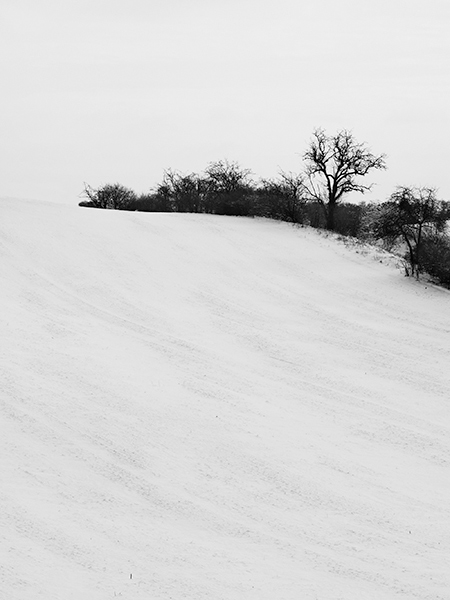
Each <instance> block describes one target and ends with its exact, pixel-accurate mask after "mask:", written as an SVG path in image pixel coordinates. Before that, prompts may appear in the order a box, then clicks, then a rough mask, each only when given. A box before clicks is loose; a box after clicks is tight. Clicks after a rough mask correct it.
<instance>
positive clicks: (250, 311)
mask: <svg viewBox="0 0 450 600" xmlns="http://www.w3.org/2000/svg"><path fill="white" fill-rule="evenodd" d="M0 214H1V219H0V300H1V311H0V336H1V337H0V340H1V343H0V348H1V360H0V419H1V421H0V452H1V454H0V460H1V475H2V479H1V486H0V597H1V598H5V599H8V600H25V599H27V600H28V599H30V600H38V599H42V600H53V599H58V600H59V599H61V600H79V599H83V600H84V599H88V600H109V599H112V598H117V597H119V598H121V599H122V600H140V599H142V600H169V599H173V600H182V599H189V600H202V599H205V600H238V599H239V600H242V599H246V600H247V599H249V600H338V599H345V600H347V599H352V600H353V599H355V600H386V599H408V600H413V599H419V598H420V599H424V600H425V599H427V600H438V599H439V600H444V599H445V600H448V599H449V598H450V468H449V467H450V409H449V408H450V368H449V367H450V360H449V359H450V294H449V293H448V292H447V291H446V290H443V289H440V288H437V287H435V286H432V285H430V284H427V283H424V282H416V281H414V280H411V279H407V278H405V277H403V276H402V274H401V272H400V271H399V270H398V269H396V268H394V267H393V266H392V265H390V264H386V261H385V260H384V259H383V255H381V254H376V253H371V252H361V251H360V252H358V251H357V248H353V249H351V248H347V247H346V246H345V245H344V244H342V243H340V242H339V241H338V240H336V239H335V238H334V237H333V236H325V235H320V234H318V233H317V232H315V231H313V230H309V229H307V228H295V227H292V226H290V225H288V224H286V223H277V222H274V221H266V220H259V219H245V218H233V217H221V216H211V215H181V214H150V213H127V212H118V211H101V210H94V209H82V208H79V207H77V206H74V207H71V206H62V205H59V204H52V203H45V202H39V201H17V200H15V201H14V200H3V201H1V202H0ZM380 261H382V262H380Z"/></svg>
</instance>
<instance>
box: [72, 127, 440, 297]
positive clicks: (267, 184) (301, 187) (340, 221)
mask: <svg viewBox="0 0 450 600" xmlns="http://www.w3.org/2000/svg"><path fill="white" fill-rule="evenodd" d="M303 160H304V165H303V170H302V171H301V172H300V173H298V174H296V173H286V172H283V171H282V172H280V173H279V175H278V176H277V177H276V178H272V179H259V180H258V181H255V180H254V179H253V178H252V174H251V171H250V170H249V169H245V168H242V167H241V166H240V165H239V164H238V163H236V162H229V161H226V160H223V161H218V162H213V163H210V164H209V165H208V166H207V167H206V169H205V171H204V172H203V173H200V174H197V173H190V174H183V173H180V172H178V171H175V170H167V171H166V172H165V173H164V176H163V180H162V182H161V183H160V184H158V185H157V186H156V187H155V188H154V189H152V190H151V191H149V192H148V193H145V194H139V195H138V194H136V193H135V192H134V191H133V190H131V189H129V188H126V187H124V186H123V185H121V184H119V183H114V184H107V185H104V186H102V187H100V188H97V189H94V188H92V187H91V186H89V185H87V184H85V188H84V192H83V194H84V196H85V198H86V200H84V201H82V202H80V206H87V207H95V208H103V209H114V210H129V211H143V212H186V213H187V212H189V213H209V214H217V215H233V216H245V217H265V218H270V219H277V220H281V221H287V222H289V223H295V224H301V225H309V226H311V227H315V228H321V229H328V230H330V231H334V232H337V233H339V234H341V235H344V236H353V237H356V238H360V239H364V240H366V241H377V240H381V241H382V242H383V243H384V244H385V245H386V246H387V247H389V248H390V249H393V248H394V247H396V246H397V247H400V248H403V250H404V258H405V273H406V274H407V275H413V276H416V277H419V275H420V273H422V272H427V273H428V274H430V275H432V276H433V277H435V278H436V280H437V281H438V282H440V283H441V284H443V285H446V286H448V287H450V239H449V237H448V235H447V221H448V219H449V218H450V203H448V202H444V201H442V200H439V199H438V198H437V195H436V190H435V189H433V188H423V187H422V188H414V187H399V188H397V189H396V190H395V191H394V192H393V194H392V195H391V196H390V198H389V199H388V200H387V201H386V202H383V203H380V204H359V205H357V204H352V203H348V202H345V201H344V200H345V197H346V195H347V194H348V193H349V192H360V193H362V194H364V193H365V192H366V191H368V190H370V189H371V185H367V184H365V183H363V181H362V178H363V177H364V176H366V175H367V174H368V173H369V172H370V171H372V170H374V169H385V168H386V166H385V156H384V155H378V156H376V155H374V154H372V153H371V152H370V151H369V149H368V148H367V147H366V146H365V144H360V143H358V142H357V141H356V140H355V139H354V137H353V135H352V133H351V132H349V131H346V130H344V131H340V132H338V133H337V134H336V135H334V136H327V135H326V134H325V132H324V131H323V130H321V129H318V130H316V131H314V133H313V137H312V139H311V141H310V144H309V147H308V149H307V151H306V152H305V153H304V155H303Z"/></svg>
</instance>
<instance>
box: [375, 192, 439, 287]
mask: <svg viewBox="0 0 450 600" xmlns="http://www.w3.org/2000/svg"><path fill="white" fill-rule="evenodd" d="M448 216H449V214H448V208H447V206H446V204H445V203H444V202H442V201H440V200H438V199H437V198H436V190H435V189H433V188H427V187H420V188H411V187H399V188H397V190H396V191H395V192H394V193H393V194H392V195H391V197H390V199H389V201H388V202H385V203H384V204H382V205H381V206H380V207H379V209H378V214H376V216H375V220H374V224H373V232H374V235H375V237H376V238H378V239H383V240H386V241H387V242H388V243H389V244H390V245H392V244H393V243H394V242H396V241H397V240H401V241H402V242H404V244H406V247H407V249H408V252H407V255H406V260H407V263H408V265H409V268H406V274H407V275H409V274H411V275H415V276H416V277H418V276H419V273H420V271H421V270H422V267H423V264H422V256H421V254H422V247H423V245H424V242H425V240H426V238H427V237H428V238H432V237H434V236H436V235H437V234H442V233H444V232H445V228H446V225H447V219H448Z"/></svg>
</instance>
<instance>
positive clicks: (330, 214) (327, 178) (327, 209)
mask: <svg viewBox="0 0 450 600" xmlns="http://www.w3.org/2000/svg"><path fill="white" fill-rule="evenodd" d="M303 158H304V160H305V163H306V169H305V175H306V177H305V181H304V185H305V188H306V190H307V193H308V196H309V197H310V199H312V200H315V201H317V202H319V203H320V204H321V205H322V207H323V210H324V214H325V220H326V227H327V229H330V230H333V229H334V214H335V209H336V206H337V204H338V203H339V202H340V201H341V200H342V198H343V197H344V196H345V195H346V194H348V193H349V192H360V193H363V194H364V192H367V191H369V190H370V189H371V187H372V185H366V184H363V183H361V181H360V177H363V176H364V175H367V173H368V172H369V171H371V170H373V169H385V168H386V164H385V155H384V154H380V155H378V156H376V155H374V154H372V153H371V152H370V150H369V149H368V148H367V146H366V145H365V144H364V143H359V142H357V141H356V140H355V138H354V137H353V134H352V133H351V132H350V131H347V130H345V129H344V130H342V131H339V132H338V133H337V134H336V135H333V136H328V135H326V133H325V131H324V130H323V129H316V130H315V131H314V132H313V137H312V139H311V141H310V144H309V148H308V150H307V151H306V152H305V154H304V155H303Z"/></svg>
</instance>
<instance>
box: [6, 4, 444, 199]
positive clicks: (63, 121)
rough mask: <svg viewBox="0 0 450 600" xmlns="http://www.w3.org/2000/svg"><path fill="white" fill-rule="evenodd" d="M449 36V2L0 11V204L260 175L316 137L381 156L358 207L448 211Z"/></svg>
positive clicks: (290, 166)
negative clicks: (115, 187) (400, 202)
mask: <svg viewBox="0 0 450 600" xmlns="http://www.w3.org/2000/svg"><path fill="white" fill-rule="evenodd" d="M449 31H450V0H377V1H376V2H375V1H373V0H339V1H338V0H277V1H274V0H266V1H264V0H226V1H225V0H76V1H72V0H39V1H37V0H3V1H2V3H1V8H0V64H1V86H2V90H1V96H0V98H1V99H0V103H1V111H0V124H1V135H0V164H1V169H0V196H15V197H28V198H38V199H44V200H45V199H49V200H57V201H62V202H67V203H76V202H78V201H79V197H78V196H79V194H80V192H81V191H82V189H83V182H85V181H86V182H88V183H89V184H90V185H92V186H94V187H96V186H99V185H101V184H103V183H108V182H116V181H119V182H120V183H122V184H124V185H126V186H129V187H132V188H133V189H134V190H135V191H137V192H142V191H148V190H149V189H150V188H151V187H153V186H154V185H155V184H157V183H158V182H159V181H161V178H162V175H163V171H164V169H167V168H173V169H177V170H180V171H182V172H192V171H196V172H199V171H202V170H203V169H204V168H205V167H206V165H207V164H208V163H209V162H211V161H215V160H219V159H223V158H227V159H229V160H235V161H238V162H239V163H240V164H241V165H242V166H243V167H246V168H250V169H251V170H252V171H253V172H254V174H255V177H260V176H261V177H271V176H275V175H276V174H277V172H278V171H279V170H280V169H283V170H285V171H299V170H300V169H301V155H302V153H303V152H304V150H305V148H306V146H307V144H308V140H309V139H310V138H311V133H312V131H313V129H314V128H315V127H323V128H324V129H325V130H326V131H327V132H328V133H330V134H331V133H335V132H336V131H337V130H339V129H344V128H345V129H350V130H352V131H353V133H354V135H355V137H356V138H357V139H358V140H359V141H365V142H367V144H368V145H369V147H370V148H371V150H372V151H373V152H374V153H382V152H384V153H386V154H387V164H388V171H386V172H380V173H376V174H375V176H374V177H370V176H369V179H370V180H371V181H374V182H376V183H377V186H376V187H375V188H374V191H373V192H372V193H371V194H370V196H367V197H366V199H370V200H375V199H380V200H383V199H385V198H386V197H387V196H388V195H389V194H390V193H391V192H392V191H393V190H394V188H395V186H396V185H427V186H435V187H437V188H439V190H440V196H441V197H443V198H446V199H450V167H449V162H450V156H449V150H448V143H449V140H450V120H449V107H450V102H449V101H450V35H449ZM367 181H369V180H368V179H367Z"/></svg>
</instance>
